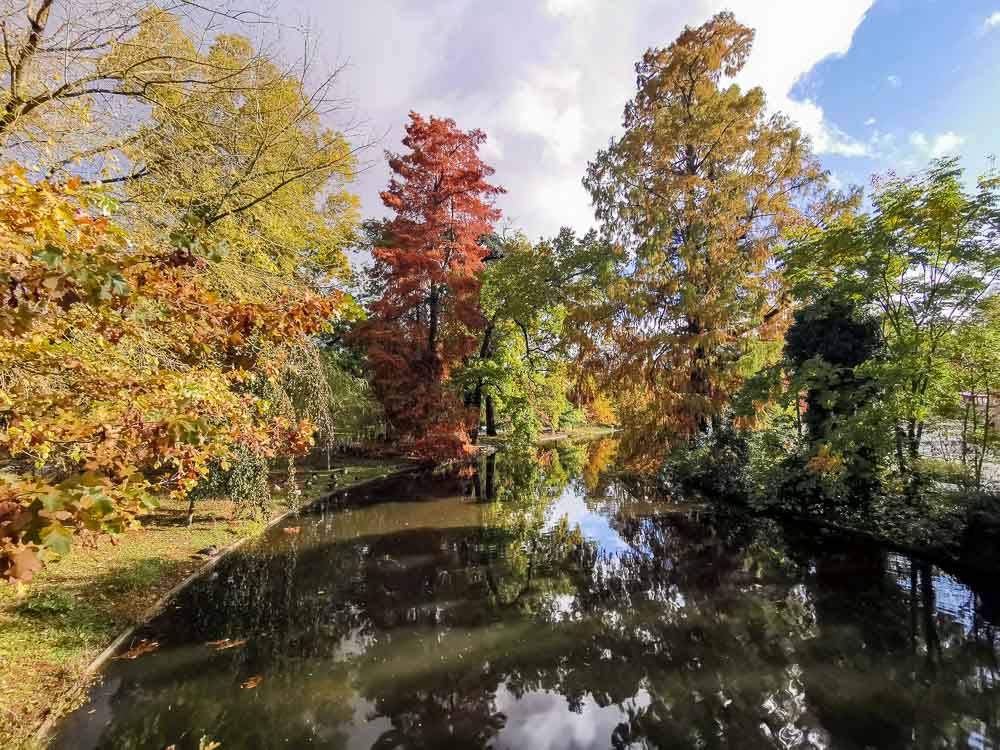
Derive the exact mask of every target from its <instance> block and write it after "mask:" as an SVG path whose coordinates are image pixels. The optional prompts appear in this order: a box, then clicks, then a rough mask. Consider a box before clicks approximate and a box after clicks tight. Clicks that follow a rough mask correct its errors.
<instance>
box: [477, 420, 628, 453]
mask: <svg viewBox="0 0 1000 750" xmlns="http://www.w3.org/2000/svg"><path fill="white" fill-rule="evenodd" d="M615 432H616V430H615V429H614V428H613V427H603V426H601V425H594V424H582V425H576V426H574V427H567V428H566V429H564V430H556V431H555V432H550V431H547V430H546V431H544V432H542V433H541V434H540V435H539V436H538V442H539V444H540V445H545V444H547V443H557V442H560V441H562V440H596V439H598V438H602V437H610V436H611V435H614V434H615ZM507 442H508V438H507V436H506V435H502V434H501V435H493V436H490V435H480V436H479V445H483V446H487V447H491V448H503V447H504V446H505V445H506V444H507Z"/></svg>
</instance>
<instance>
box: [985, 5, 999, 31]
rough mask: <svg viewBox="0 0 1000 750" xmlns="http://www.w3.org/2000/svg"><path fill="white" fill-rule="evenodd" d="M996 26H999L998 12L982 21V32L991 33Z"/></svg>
mask: <svg viewBox="0 0 1000 750" xmlns="http://www.w3.org/2000/svg"><path fill="white" fill-rule="evenodd" d="M997 26H1000V10H998V11H996V12H995V13H991V14H990V15H988V16H987V17H986V20H985V21H983V28H982V30H983V32H987V31H992V30H993V29H995V28H996V27H997Z"/></svg>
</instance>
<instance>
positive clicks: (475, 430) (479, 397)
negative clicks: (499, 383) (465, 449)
mask: <svg viewBox="0 0 1000 750" xmlns="http://www.w3.org/2000/svg"><path fill="white" fill-rule="evenodd" d="M465 406H466V408H468V409H469V411H471V412H474V413H475V418H474V419H473V420H472V427H471V428H470V429H469V440H471V441H472V444H473V445H476V444H477V443H478V442H479V417H480V415H481V414H482V411H483V381H482V380H480V381H479V382H478V383H476V387H475V389H474V390H473V391H472V393H471V394H467V395H466V398H465Z"/></svg>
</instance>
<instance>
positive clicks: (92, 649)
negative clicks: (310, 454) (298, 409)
mask: <svg viewBox="0 0 1000 750" xmlns="http://www.w3.org/2000/svg"><path fill="white" fill-rule="evenodd" d="M409 465H410V464H408V463H407V462H404V461H400V460H365V459H351V460H349V461H348V462H343V461H342V462H340V464H339V466H338V467H337V468H336V469H335V470H334V471H332V472H315V479H314V480H313V481H312V482H308V483H307V484H306V486H305V487H304V489H303V497H302V502H304V503H307V502H309V501H311V500H315V499H316V498H317V497H319V496H321V495H323V494H325V493H326V492H329V491H330V490H331V489H333V488H337V489H341V488H345V487H351V486H355V485H358V484H361V483H362V482H365V481H368V480H371V479H376V478H379V477H384V476H388V475H390V474H393V473H396V472H398V471H401V470H402V469H404V468H407V467H408V466H409ZM299 476H300V478H301V479H302V481H303V483H304V484H305V483H306V482H307V480H308V478H309V476H310V474H309V473H307V472H305V471H302V472H301V473H300V475H299ZM288 509H289V507H288V502H287V498H286V497H285V496H284V495H280V494H276V495H275V496H274V498H273V499H272V501H271V505H270V508H269V512H270V515H271V516H272V517H275V516H277V515H280V514H281V513H283V512H284V511H286V510H288ZM235 510H236V509H235V504H234V503H233V502H232V501H231V500H206V501H202V502H199V503H198V504H197V506H196V508H195V517H194V522H193V523H192V525H191V526H188V525H187V504H186V503H183V504H182V503H171V502H167V503H164V504H163V505H161V507H159V508H157V509H156V510H155V511H153V512H151V513H149V514H148V515H146V516H144V517H143V518H142V519H141V521H142V527H141V528H138V529H134V530H132V531H129V532H127V533H125V534H123V535H121V536H120V537H118V538H117V539H115V540H110V539H100V540H97V541H96V542H95V543H94V544H93V545H92V546H90V547H85V546H83V545H78V546H77V547H76V548H74V550H73V552H72V554H70V555H69V556H68V557H66V558H65V559H63V560H60V561H58V562H56V563H53V564H51V565H49V566H48V567H47V568H46V569H45V570H44V571H43V572H42V573H41V574H40V575H38V576H37V577H36V579H35V580H34V581H33V582H32V583H31V585H30V586H28V587H22V588H21V589H18V588H15V587H14V586H9V585H0V748H12V749H20V748H30V747H32V740H31V737H32V735H33V734H34V732H35V730H36V729H37V728H38V726H39V725H40V724H41V723H42V722H43V721H44V720H45V719H46V718H47V717H48V716H49V714H50V713H52V712H56V713H57V714H61V713H65V712H66V711H68V710H70V709H71V708H73V707H74V702H75V700H79V699H80V697H81V696H80V695H79V691H76V690H75V689H74V688H76V687H77V686H78V685H79V683H80V680H81V678H82V676H83V675H84V673H85V670H86V668H87V666H88V665H89V664H90V663H91V661H93V659H94V658H95V657H96V656H97V655H98V654H100V653H101V651H103V650H104V649H105V648H106V647H107V646H108V645H109V644H110V643H111V642H112V641H113V640H114V639H115V637H116V636H118V635H119V634H120V633H121V632H122V631H124V630H125V629H127V628H129V627H131V626H133V625H136V624H138V623H140V622H141V621H142V619H143V618H144V616H145V615H146V613H148V612H149V610H150V609H151V608H152V607H153V606H154V605H155V604H156V603H157V602H158V601H159V600H160V598H161V597H163V595H164V594H166V593H167V592H169V591H170V590H171V589H172V588H174V587H175V586H176V585H177V584H178V583H180V582H181V581H183V580H184V579H185V578H187V577H188V576H190V575H191V574H192V573H194V572H195V571H197V570H198V569H199V568H201V567H202V566H204V565H205V563H206V560H207V559H208V558H205V557H203V556H199V555H197V554H196V553H197V552H198V550H201V549H204V548H206V547H208V546H211V545H214V546H215V547H217V548H219V549H223V548H225V547H228V546H230V545H232V544H234V543H236V542H237V541H239V540H241V539H245V538H247V537H253V536H256V535H258V534H260V533H261V532H262V531H263V530H264V529H265V528H266V527H267V523H266V522H265V521H253V520H249V519H240V518H237V517H236V514H235Z"/></svg>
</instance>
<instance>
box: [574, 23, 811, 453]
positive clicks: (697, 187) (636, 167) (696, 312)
mask: <svg viewBox="0 0 1000 750" xmlns="http://www.w3.org/2000/svg"><path fill="white" fill-rule="evenodd" d="M752 42H753V31H752V30H751V29H749V28H747V27H745V26H742V25H740V24H739V23H737V22H736V20H735V19H734V18H733V16H732V14H731V13H720V14H718V15H716V16H715V17H714V18H712V19H711V20H710V21H708V22H707V23H705V24H704V25H702V26H700V27H698V28H690V27H688V28H686V29H685V30H684V32H683V33H682V34H681V35H680V37H679V38H678V39H677V40H676V41H675V42H674V43H673V44H671V45H670V47H668V48H667V49H650V50H649V51H648V52H646V54H645V55H644V56H643V58H642V60H641V61H640V62H639V63H638V64H637V65H636V73H637V83H638V90H637V92H636V95H635V98H634V99H633V100H632V101H630V102H629V103H628V104H627V106H626V108H625V115H624V128H625V132H624V134H623V135H622V136H621V137H620V138H618V139H616V140H614V141H612V143H611V145H610V146H609V148H608V149H606V150H603V151H601V152H600V153H599V154H598V155H597V158H596V159H595V160H594V161H593V162H592V163H591V164H590V166H589V169H588V173H587V177H586V179H585V185H586V186H587V188H588V190H589V191H590V193H591V196H592V198H593V201H594V205H595V208H596V212H597V215H598V218H599V219H600V220H601V221H602V224H603V226H604V229H605V230H606V232H607V234H608V235H609V236H610V237H612V238H613V239H615V240H617V241H618V242H619V243H620V245H621V247H622V248H623V249H624V252H625V254H624V256H623V258H622V261H621V272H620V278H619V279H618V281H617V282H616V283H614V284H612V285H611V288H609V289H608V290H607V297H606V300H605V304H604V305H602V306H598V307H597V308H595V309H594V310H593V314H592V315H591V316H590V320H589V325H590V331H589V333H590V335H591V339H592V341H593V342H594V345H593V349H592V351H591V355H592V357H591V359H592V361H593V362H594V363H595V365H596V367H595V371H600V372H601V373H603V374H605V375H608V376H610V377H609V378H608V381H609V382H611V383H614V388H615V391H616V393H617V396H618V402H619V403H618V407H619V408H618V413H619V416H620V417H621V418H622V420H623V423H624V426H625V427H626V428H627V429H626V438H627V440H626V443H628V442H629V440H628V439H629V438H632V437H634V438H635V440H633V441H631V447H632V448H635V449H636V450H637V452H638V453H640V454H648V453H649V452H650V449H652V452H653V453H657V452H659V451H662V450H663V447H664V446H666V445H669V444H670V443H671V441H673V440H676V439H681V440H684V439H687V438H690V437H691V436H693V435H696V434H698V433H700V432H706V431H707V430H709V429H710V427H711V425H712V423H713V422H714V421H716V420H717V419H718V418H719V416H720V415H721V414H722V412H723V411H724V409H725V406H726V404H727V403H728V401H729V399H730V397H731V396H732V395H733V393H734V392H735V390H736V389H737V388H738V387H739V386H740V384H741V383H742V381H743V379H744V378H745V377H746V376H747V375H748V374H750V373H752V372H754V371H755V370H756V369H757V368H759V367H760V366H761V365H762V364H764V363H766V362H767V360H768V359H769V358H773V357H777V356H778V355H779V354H780V351H781V341H782V333H783V331H784V329H785V328H786V326H787V323H788V314H789V309H788V306H787V305H786V304H785V300H784V282H783V280H782V275H781V269H780V267H779V264H778V263H777V262H776V260H775V258H776V250H777V249H778V248H779V247H780V246H781V243H782V241H783V240H784V239H786V238H787V237H788V236H789V234H790V233H791V232H794V231H795V230H796V229H797V228H799V227H803V226H805V224H806V216H807V211H806V209H807V208H808V207H809V206H810V205H811V204H815V205H817V206H818V205H820V204H821V203H822V202H823V201H814V200H813V198H820V197H821V196H823V194H824V192H825V191H824V190H823V186H824V184H825V175H824V174H823V173H822V172H821V170H820V168H819V166H818V164H817V162H816V160H815V158H814V157H813V156H812V154H811V151H810V148H809V143H808V141H807V140H806V139H805V138H803V136H802V135H801V134H800V132H799V131H798V130H797V129H796V128H795V127H794V126H793V125H792V124H791V123H790V122H789V121H788V119H787V118H786V117H784V116H783V115H780V114H771V115H769V114H768V113H767V111H766V107H765V102H764V93H763V91H762V90H761V89H759V88H754V89H751V90H749V91H746V92H744V91H741V90H740V88H739V87H738V86H736V85H735V84H733V83H731V80H732V78H733V77H734V76H735V75H736V74H737V73H738V72H739V71H740V70H741V69H742V67H743V65H744V64H745V62H746V60H747V57H748V55H749V54H750V48H751V44H752ZM628 449H629V445H628V444H627V445H626V450H628ZM650 458H651V459H652V461H653V463H651V465H655V460H656V458H657V456H655V455H653V456H651V457H650Z"/></svg>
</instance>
